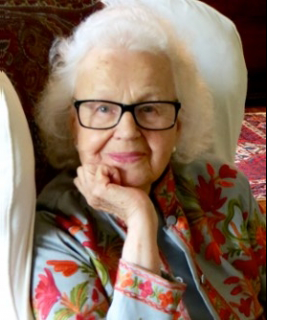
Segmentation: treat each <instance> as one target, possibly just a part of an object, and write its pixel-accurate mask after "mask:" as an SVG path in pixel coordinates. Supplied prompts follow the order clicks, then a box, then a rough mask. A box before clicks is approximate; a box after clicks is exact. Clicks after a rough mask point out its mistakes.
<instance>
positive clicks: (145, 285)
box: [138, 281, 153, 298]
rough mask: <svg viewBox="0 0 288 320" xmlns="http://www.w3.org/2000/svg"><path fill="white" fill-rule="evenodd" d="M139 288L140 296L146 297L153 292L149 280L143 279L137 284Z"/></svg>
mask: <svg viewBox="0 0 288 320" xmlns="http://www.w3.org/2000/svg"><path fill="white" fill-rule="evenodd" d="M138 288H139V289H141V294H140V295H141V297H144V298H147V297H148V296H150V295H151V294H153V289H152V284H151V281H145V282H142V283H140V284H139V287H138Z"/></svg>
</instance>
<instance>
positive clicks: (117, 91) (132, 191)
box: [31, 5, 265, 320]
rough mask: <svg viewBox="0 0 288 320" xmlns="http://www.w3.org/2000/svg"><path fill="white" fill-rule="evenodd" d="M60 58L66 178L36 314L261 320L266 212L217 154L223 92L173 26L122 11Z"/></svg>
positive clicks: (53, 193) (41, 244)
mask: <svg viewBox="0 0 288 320" xmlns="http://www.w3.org/2000/svg"><path fill="white" fill-rule="evenodd" d="M50 62H51V64H52V72H51V75H50V79H49V82H48V84H47V87H46V89H45V91H44V93H43V95H42V98H41V101H40V104H39V108H38V116H37V119H38V124H39V127H40V128H41V129H42V130H43V137H44V139H45V141H46V146H47V155H48V157H49V159H50V162H51V163H52V164H53V165H54V166H55V167H58V168H65V170H63V172H62V173H61V174H60V175H59V176H57V177H56V178H55V179H54V180H52V181H51V182H50V183H49V184H48V185H47V186H46V188H45V189H44V190H43V191H42V193H41V195H40V197H39V199H38V205H37V217H36V227H35V240H34V246H35V249H34V263H33V276H32V291H31V292H32V300H33V308H34V311H35V317H36V318H37V319H79V320H80V319H86V320H88V319H89V320H92V319H101V318H105V319H125V320H126V319H133V320H134V319H149V320H150V319H153V320H154V319H190V317H191V318H192V319H201V320H202V319H213V318H214V319H256V318H259V317H261V315H262V314H263V308H262V306H261V304H260V301H261V298H263V297H265V293H264V295H263V292H264V291H263V290H264V288H265V286H264V279H265V278H264V273H265V267H264V264H265V229H264V228H265V224H264V220H263V216H262V214H261V213H260V212H259V209H258V207H257V204H256V202H255V200H254V199H253V197H252V196H251V192H250V189H249V184H248V181H247V180H246V178H244V177H243V175H242V174H240V173H239V172H237V171H236V170H235V169H234V168H231V167H229V166H228V165H226V164H223V163H221V162H219V161H217V159H215V158H213V156H212V155H211V154H206V155H205V156H204V155H203V154H204V152H205V150H207V149H208V148H209V146H210V141H211V137H212V134H213V128H212V125H211V123H212V116H213V113H212V103H211V99H210V95H209V92H208V90H207V88H206V87H205V85H204V83H203V82H202V81H201V79H200V77H199V75H198V73H197V69H196V67H195V65H194V63H193V61H192V60H191V58H190V56H189V55H188V54H187V52H186V50H185V47H184V46H183V44H182V43H181V42H180V40H179V39H177V37H176V36H175V35H174V33H173V30H172V28H171V27H170V26H169V24H168V23H167V22H165V21H163V20H160V19H159V18H158V17H156V16H155V15H154V14H153V13H152V12H150V11H149V10H148V9H147V8H145V7H142V6H140V5H139V6H129V7H127V6H121V5H111V6H108V7H106V8H105V9H103V10H101V11H100V12H97V13H94V14H92V15H91V16H90V17H89V18H88V19H87V20H86V21H84V22H82V24H80V26H79V27H78V28H76V30H75V31H74V33H73V35H72V36H71V37H70V38H68V39H61V40H57V41H56V42H55V43H54V45H53V47H52V49H51V54H50ZM201 153H202V156H200V154H201ZM261 294H262V295H261Z"/></svg>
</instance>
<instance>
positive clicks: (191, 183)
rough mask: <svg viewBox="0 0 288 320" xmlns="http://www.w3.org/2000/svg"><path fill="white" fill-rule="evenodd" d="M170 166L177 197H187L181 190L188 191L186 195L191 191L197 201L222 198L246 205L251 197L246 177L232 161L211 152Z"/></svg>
mask: <svg viewBox="0 0 288 320" xmlns="http://www.w3.org/2000/svg"><path fill="white" fill-rule="evenodd" d="M172 167H173V173H174V176H175V180H176V189H177V192H178V196H179V197H180V198H183V199H185V198H186V199H187V197H186V196H185V194H186V193H187V192H188V193H189V194H190V197H191V195H193V197H195V199H198V200H200V201H204V200H205V202H206V201H208V200H209V201H212V198H213V199H214V200H215V201H217V199H218V200H219V201H220V200H221V199H224V198H225V199H227V200H230V199H235V201H240V202H241V203H243V204H246V205H249V204H250V202H251V198H253V196H252V192H251V189H250V185H249V181H248V179H247V177H246V176H245V175H244V174H243V173H242V172H241V171H239V170H238V169H237V168H236V166H235V165H234V164H231V163H226V162H223V161H222V160H221V159H219V158H216V157H215V156H213V155H211V154H206V155H203V156H202V157H201V158H198V159H195V160H194V161H193V162H191V163H188V164H179V163H174V164H173V165H172ZM204 198H205V199H204ZM220 202H221V201H220Z"/></svg>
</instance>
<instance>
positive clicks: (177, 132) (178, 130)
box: [176, 119, 182, 142]
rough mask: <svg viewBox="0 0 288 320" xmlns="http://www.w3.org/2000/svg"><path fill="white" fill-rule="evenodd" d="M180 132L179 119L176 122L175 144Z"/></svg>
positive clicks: (180, 124)
mask: <svg viewBox="0 0 288 320" xmlns="http://www.w3.org/2000/svg"><path fill="white" fill-rule="evenodd" d="M181 132H182V123H181V121H180V120H179V119H177V122H176V140H177V142H178V140H179V138H180V135H181Z"/></svg>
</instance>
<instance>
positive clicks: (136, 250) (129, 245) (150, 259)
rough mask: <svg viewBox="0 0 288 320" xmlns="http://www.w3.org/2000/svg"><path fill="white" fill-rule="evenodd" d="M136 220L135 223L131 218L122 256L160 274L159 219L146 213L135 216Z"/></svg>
mask: <svg viewBox="0 0 288 320" xmlns="http://www.w3.org/2000/svg"><path fill="white" fill-rule="evenodd" d="M153 214H154V213H153ZM155 214H156V213H155ZM156 218H157V216H156ZM134 221H135V222H134V223H133V220H130V224H129V225H128V231H127V236H126V240H125V243H124V247H123V251H122V258H123V259H124V260H125V261H127V262H130V263H133V264H136V265H138V266H140V267H142V268H145V269H147V270H148V271H150V272H153V273H155V274H158V275H160V256H159V251H158V245H157V230H158V221H157V219H155V217H153V218H152V217H151V216H150V217H149V216H145V215H144V216H143V215H142V216H140V217H138V219H137V218H135V220H134Z"/></svg>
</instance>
